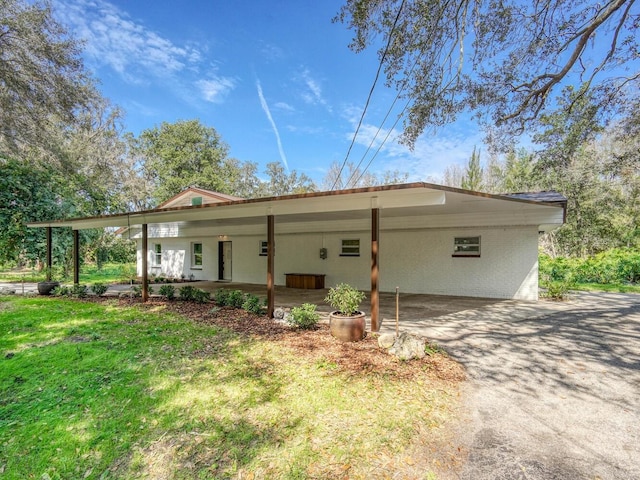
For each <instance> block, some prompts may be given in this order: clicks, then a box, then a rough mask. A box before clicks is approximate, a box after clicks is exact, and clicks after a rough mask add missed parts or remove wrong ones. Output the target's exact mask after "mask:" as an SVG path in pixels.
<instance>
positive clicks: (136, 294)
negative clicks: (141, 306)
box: [131, 285, 153, 297]
mask: <svg viewBox="0 0 640 480" xmlns="http://www.w3.org/2000/svg"><path fill="white" fill-rule="evenodd" d="M131 291H132V292H133V296H134V297H141V296H142V285H134V286H133V287H131ZM147 293H149V295H151V294H152V293H153V287H152V286H151V285H147Z"/></svg>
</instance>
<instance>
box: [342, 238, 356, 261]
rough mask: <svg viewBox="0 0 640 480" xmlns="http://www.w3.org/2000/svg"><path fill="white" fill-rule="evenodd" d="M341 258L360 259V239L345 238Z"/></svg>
mask: <svg viewBox="0 0 640 480" xmlns="http://www.w3.org/2000/svg"><path fill="white" fill-rule="evenodd" d="M340 256H341V257H359V256H360V239H359V238H343V239H342V248H341V249H340Z"/></svg>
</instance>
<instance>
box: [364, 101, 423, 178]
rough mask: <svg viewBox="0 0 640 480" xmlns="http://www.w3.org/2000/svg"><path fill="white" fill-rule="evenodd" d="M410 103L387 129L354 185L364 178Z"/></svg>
mask: <svg viewBox="0 0 640 480" xmlns="http://www.w3.org/2000/svg"><path fill="white" fill-rule="evenodd" d="M410 103H411V100H409V101H408V102H407V103H406V104H405V106H404V108H403V109H402V111H401V112H400V113H399V114H398V118H396V121H395V122H394V123H393V125H391V128H390V129H389V131H388V132H387V136H386V137H384V140H382V142H381V143H380V145H379V146H378V149H377V150H376V153H374V154H373V157H371V160H369V163H367V166H366V167H364V170H363V171H362V173H361V174H360V176H359V177H358V178H357V179H356V181H355V182H354V185H357V184H358V182H359V181H360V179H361V178H362V177H363V176H364V174H365V173H366V171H367V170H368V169H369V167H370V166H371V163H372V162H373V160H374V159H375V158H376V157H377V156H378V153H380V150H382V146H383V145H384V144H385V143H386V141H387V140H388V139H389V136H390V135H391V132H393V129H394V128H395V127H396V125H397V124H398V122H399V121H400V119H401V118H402V115H404V112H405V110H406V109H407V107H409V104H410ZM380 128H382V126H380Z"/></svg>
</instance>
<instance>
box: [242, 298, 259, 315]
mask: <svg viewBox="0 0 640 480" xmlns="http://www.w3.org/2000/svg"><path fill="white" fill-rule="evenodd" d="M242 308H243V309H244V310H246V311H247V312H249V313H255V314H256V315H260V314H261V313H262V312H263V310H264V309H263V306H262V302H261V301H260V298H259V297H257V296H255V295H253V294H251V293H247V294H246V295H245V297H244V303H243V304H242Z"/></svg>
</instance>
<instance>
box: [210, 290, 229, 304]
mask: <svg viewBox="0 0 640 480" xmlns="http://www.w3.org/2000/svg"><path fill="white" fill-rule="evenodd" d="M229 292H230V290H227V289H225V288H219V289H218V290H216V292H215V293H214V294H213V301H214V302H216V304H217V305H219V306H220V307H224V306H226V305H229Z"/></svg>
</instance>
